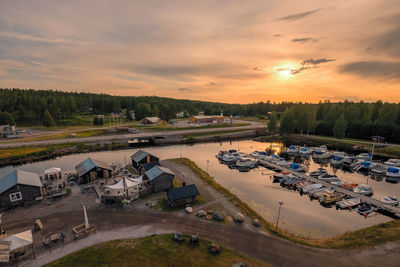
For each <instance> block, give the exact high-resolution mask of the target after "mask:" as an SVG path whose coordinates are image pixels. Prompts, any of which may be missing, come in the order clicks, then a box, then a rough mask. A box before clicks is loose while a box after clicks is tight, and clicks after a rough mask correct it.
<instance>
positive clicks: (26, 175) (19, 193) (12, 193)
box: [0, 170, 42, 209]
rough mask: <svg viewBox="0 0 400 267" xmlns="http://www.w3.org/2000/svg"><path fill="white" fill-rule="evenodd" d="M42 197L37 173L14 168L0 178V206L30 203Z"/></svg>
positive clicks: (8, 206) (5, 207)
mask: <svg viewBox="0 0 400 267" xmlns="http://www.w3.org/2000/svg"><path fill="white" fill-rule="evenodd" d="M40 197H42V182H41V181H40V177H39V175H38V174H36V173H33V172H26V171H21V170H15V171H13V172H11V173H9V174H8V175H6V176H4V177H2V178H1V179H0V208H1V209H8V208H11V207H13V206H18V205H23V204H25V203H27V202H29V203H32V202H33V201H34V200H36V199H37V198H40Z"/></svg>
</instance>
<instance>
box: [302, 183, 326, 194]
mask: <svg viewBox="0 0 400 267" xmlns="http://www.w3.org/2000/svg"><path fill="white" fill-rule="evenodd" d="M322 187H323V185H322V184H310V185H307V186H305V187H303V188H302V189H301V191H300V193H302V194H308V193H309V192H310V191H312V190H315V189H320V188H322Z"/></svg>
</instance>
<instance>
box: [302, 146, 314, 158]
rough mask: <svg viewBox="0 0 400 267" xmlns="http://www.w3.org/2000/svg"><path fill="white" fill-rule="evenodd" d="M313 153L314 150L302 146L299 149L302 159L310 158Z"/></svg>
mask: <svg viewBox="0 0 400 267" xmlns="http://www.w3.org/2000/svg"><path fill="white" fill-rule="evenodd" d="M312 152H313V150H312V149H311V148H308V147H304V146H302V147H300V148H299V154H300V156H302V157H309V156H311V154H312Z"/></svg>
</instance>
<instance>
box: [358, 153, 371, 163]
mask: <svg viewBox="0 0 400 267" xmlns="http://www.w3.org/2000/svg"><path fill="white" fill-rule="evenodd" d="M356 159H359V160H364V161H370V160H372V155H371V154H370V153H361V154H358V155H357V156H356Z"/></svg>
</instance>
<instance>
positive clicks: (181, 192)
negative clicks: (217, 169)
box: [168, 184, 200, 201]
mask: <svg viewBox="0 0 400 267" xmlns="http://www.w3.org/2000/svg"><path fill="white" fill-rule="evenodd" d="M197 195H200V193H199V190H197V187H196V185H194V184H191V185H187V186H182V187H178V188H171V189H169V190H168V199H169V200H171V201H176V200H179V199H184V198H188V197H194V196H197Z"/></svg>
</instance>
